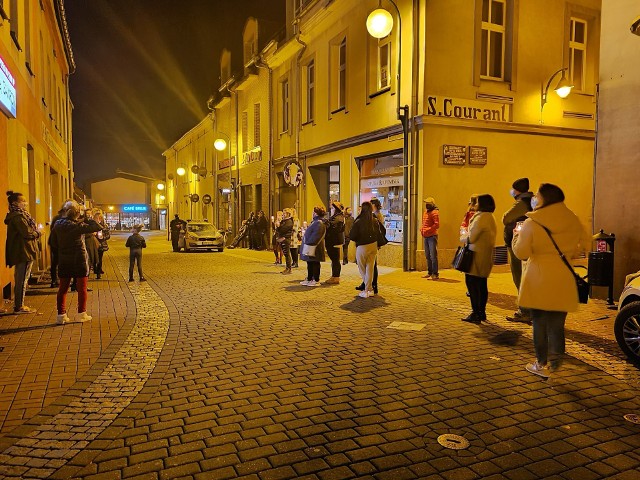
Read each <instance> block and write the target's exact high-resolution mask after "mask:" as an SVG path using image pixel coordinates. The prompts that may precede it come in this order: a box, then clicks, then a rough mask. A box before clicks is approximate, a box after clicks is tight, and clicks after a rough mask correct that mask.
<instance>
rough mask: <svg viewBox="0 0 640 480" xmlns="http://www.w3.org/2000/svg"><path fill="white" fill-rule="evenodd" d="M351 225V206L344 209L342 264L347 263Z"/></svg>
mask: <svg viewBox="0 0 640 480" xmlns="http://www.w3.org/2000/svg"><path fill="white" fill-rule="evenodd" d="M351 227H353V215H352V214H351V207H346V208H345V209H344V245H343V246H342V264H343V265H346V264H348V263H349V241H350V238H349V233H350V232H351Z"/></svg>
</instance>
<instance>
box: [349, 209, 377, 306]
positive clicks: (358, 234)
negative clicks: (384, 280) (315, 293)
mask: <svg viewBox="0 0 640 480" xmlns="http://www.w3.org/2000/svg"><path fill="white" fill-rule="evenodd" d="M379 229H380V227H379V221H378V219H377V218H376V217H375V215H374V213H373V207H372V205H371V202H364V203H363V204H362V206H361V210H360V214H359V215H358V217H357V218H356V219H355V221H354V222H353V227H352V228H351V232H350V238H351V240H353V241H354V242H356V262H357V264H358V271H359V272H360V277H361V278H362V283H363V284H364V289H363V290H362V292H360V293H359V294H358V296H360V297H362V298H367V297H372V296H374V295H375V294H376V292H375V291H374V289H373V271H374V270H373V269H374V266H375V263H376V256H377V255H378V231H379Z"/></svg>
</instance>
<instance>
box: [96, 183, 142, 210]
mask: <svg viewBox="0 0 640 480" xmlns="http://www.w3.org/2000/svg"><path fill="white" fill-rule="evenodd" d="M147 189H148V185H147V184H146V183H145V182H138V181H136V180H129V179H127V178H110V179H109V180H102V181H100V182H93V183H92V184H91V200H93V202H94V203H96V204H101V205H109V204H125V203H135V204H147V203H149V198H148V193H147Z"/></svg>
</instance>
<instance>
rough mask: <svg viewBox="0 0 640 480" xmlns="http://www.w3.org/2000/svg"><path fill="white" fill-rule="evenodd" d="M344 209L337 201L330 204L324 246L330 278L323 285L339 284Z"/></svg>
mask: <svg viewBox="0 0 640 480" xmlns="http://www.w3.org/2000/svg"><path fill="white" fill-rule="evenodd" d="M343 210H344V207H343V206H342V204H341V203H340V202H338V201H333V202H331V207H330V209H329V212H330V216H329V218H328V219H327V225H326V226H327V235H326V239H325V245H326V246H327V255H328V256H329V258H330V259H331V277H330V278H328V279H327V280H326V281H325V282H324V283H328V284H333V285H335V284H338V283H340V272H341V270H342V266H341V265H340V249H341V248H342V247H343V246H344V213H343Z"/></svg>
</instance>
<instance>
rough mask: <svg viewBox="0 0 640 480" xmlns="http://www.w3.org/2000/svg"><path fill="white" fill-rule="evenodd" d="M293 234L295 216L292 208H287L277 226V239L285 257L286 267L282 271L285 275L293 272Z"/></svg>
mask: <svg viewBox="0 0 640 480" xmlns="http://www.w3.org/2000/svg"><path fill="white" fill-rule="evenodd" d="M292 235H293V218H292V216H291V210H290V209H289V208H285V209H284V210H283V211H282V220H281V221H280V224H279V225H278V228H276V241H277V243H278V244H279V245H280V248H281V249H282V254H283V255H284V259H285V269H284V270H283V271H282V272H280V273H282V274H283V275H289V274H290V273H291V252H290V247H291V237H292Z"/></svg>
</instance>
